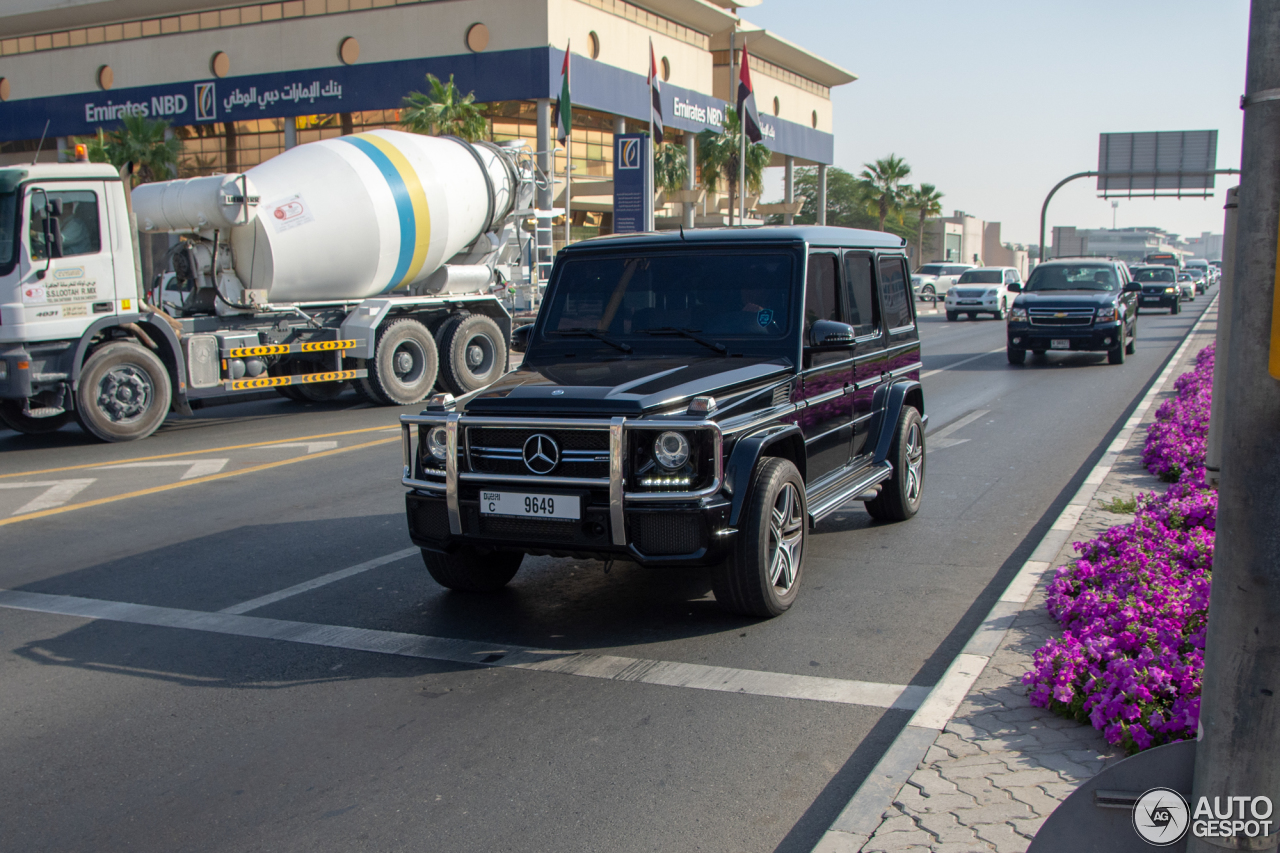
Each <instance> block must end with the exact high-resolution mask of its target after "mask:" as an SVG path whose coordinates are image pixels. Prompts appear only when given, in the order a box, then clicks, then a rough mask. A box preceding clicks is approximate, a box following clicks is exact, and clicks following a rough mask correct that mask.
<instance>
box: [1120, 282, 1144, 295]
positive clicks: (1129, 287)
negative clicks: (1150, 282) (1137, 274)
mask: <svg viewBox="0 0 1280 853" xmlns="http://www.w3.org/2000/svg"><path fill="white" fill-rule="evenodd" d="M1124 292H1125V293H1141V292H1142V285H1141V284H1139V283H1138V282H1136V281H1131V282H1129V283H1128V284H1126V285H1125V286H1124Z"/></svg>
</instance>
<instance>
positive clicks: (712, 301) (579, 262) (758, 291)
mask: <svg viewBox="0 0 1280 853" xmlns="http://www.w3.org/2000/svg"><path fill="white" fill-rule="evenodd" d="M793 265H794V261H793V258H792V257H791V256H790V255H789V254H785V253H781V252H779V253H759V254H755V253H749V252H735V253H729V252H707V251H705V250H700V251H698V252H696V253H695V252H692V251H688V252H676V253H671V254H665V255H664V254H645V255H634V256H626V255H613V256H604V257H596V258H575V259H572V260H567V261H565V262H564V264H563V266H562V267H561V268H560V272H559V275H558V277H557V279H556V282H555V286H554V287H553V292H552V293H551V295H550V300H549V302H548V304H547V305H545V306H543V315H544V321H543V323H542V332H541V336H542V338H543V339H544V340H547V341H564V340H566V339H569V338H571V337H584V338H586V337H589V338H595V339H598V340H604V338H602V337H601V336H607V337H608V338H609V339H610V340H611V341H612V342H613V343H612V345H613V346H615V347H616V348H618V349H622V347H621V346H618V342H623V341H626V342H628V349H627V350H623V351H624V352H626V351H629V350H630V345H635V346H636V347H640V346H641V345H642V344H641V343H640V342H641V341H646V342H651V341H656V340H659V339H665V340H671V339H672V338H671V337H670V335H673V334H674V335H675V337H676V339H681V338H682V337H683V338H686V339H687V338H688V337H689V336H688V334H685V335H683V336H680V335H679V334H678V333H677V330H679V331H683V332H685V333H693V334H697V335H698V336H699V337H701V338H703V339H705V340H704V341H702V342H700V343H704V344H706V342H707V341H709V342H711V344H710V345H714V343H715V342H717V341H720V340H724V339H731V338H732V339H741V338H764V339H769V338H774V339H777V338H781V337H783V336H785V335H786V334H787V332H788V330H789V327H790V324H791V314H792V311H791V302H792V298H791V289H792V279H793ZM655 333H656V334H655ZM693 340H697V339H696V338H694V339H693ZM608 342H609V341H606V343H608Z"/></svg>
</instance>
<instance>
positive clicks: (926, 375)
mask: <svg viewBox="0 0 1280 853" xmlns="http://www.w3.org/2000/svg"><path fill="white" fill-rule="evenodd" d="M1004 351H1005V347H1000V349H993V350H991V351H989V352H980V353H978V354H977V355H974V356H970V357H969V358H966V359H963V360H962V361H957V362H956V363H955V364H948V365H947V366H946V367H935V368H934V369H933V370H926V371H925V372H924V373H921V374H920V378H921V379H928V378H929V377H930V376H933V375H934V374H935V373H941V372H942V371H944V370H952V369H954V368H957V367H962V366H963V365H966V364H968V363H969V362H971V361H977V360H978V359H980V358H986V357H987V356H989V355H995V354H996V353H998V352H1004Z"/></svg>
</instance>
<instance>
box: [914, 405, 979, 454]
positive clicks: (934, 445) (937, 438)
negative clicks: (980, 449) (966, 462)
mask: <svg viewBox="0 0 1280 853" xmlns="http://www.w3.org/2000/svg"><path fill="white" fill-rule="evenodd" d="M989 411H991V410H990V409H977V410H975V411H972V412H970V413H969V414H967V415H965V416H964V417H963V418H960V419H959V420H955V421H952V422H951V423H950V424H948V425H947V426H945V427H943V428H942V429H940V430H938V431H937V432H935V433H934V434H933V435H931V436H929V437H928V438H929V449H930V450H941V449H943V448H944V447H955V446H956V445H957V444H964V443H965V442H966V441H968V440H969V439H967V438H951V437H950V436H951V434H952V433H954V432H958V431H959V430H962V429H964V428H965V427H967V426H968V425H969V424H971V423H973V422H974V421H976V420H977V419H978V418H980V417H982V416H983V415H985V414H987V413H988V412H989Z"/></svg>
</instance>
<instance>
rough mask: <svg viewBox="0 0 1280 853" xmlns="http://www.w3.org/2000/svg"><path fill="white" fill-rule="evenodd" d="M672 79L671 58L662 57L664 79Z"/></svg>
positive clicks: (664, 80)
mask: <svg viewBox="0 0 1280 853" xmlns="http://www.w3.org/2000/svg"><path fill="white" fill-rule="evenodd" d="M670 79H671V60H669V59H667V58H666V57H665V56H664V57H662V80H663V82H666V81H667V80H670Z"/></svg>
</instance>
